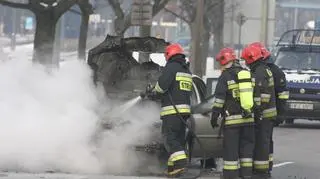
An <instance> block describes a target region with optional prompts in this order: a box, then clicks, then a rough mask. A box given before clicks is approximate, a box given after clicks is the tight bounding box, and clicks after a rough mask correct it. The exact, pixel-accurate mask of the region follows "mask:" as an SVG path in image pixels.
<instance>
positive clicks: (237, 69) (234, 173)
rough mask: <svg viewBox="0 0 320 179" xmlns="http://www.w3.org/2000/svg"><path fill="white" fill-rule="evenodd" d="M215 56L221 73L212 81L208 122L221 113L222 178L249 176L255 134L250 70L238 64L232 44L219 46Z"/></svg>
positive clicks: (230, 178)
mask: <svg viewBox="0 0 320 179" xmlns="http://www.w3.org/2000/svg"><path fill="white" fill-rule="evenodd" d="M216 60H217V61H218V62H219V63H220V66H221V70H222V73H221V76H220V77H219V79H218V83H217V85H216V90H215V99H214V103H213V107H212V115H211V125H212V127H213V128H214V127H216V126H217V121H218V117H219V116H220V115H221V116H223V121H222V124H221V125H222V129H223V136H224V142H223V148H224V150H223V151H224V152H223V160H224V165H223V176H222V178H224V179H235V178H251V176H252V157H253V150H254V136H255V133H254V119H253V113H252V107H253V104H254V101H253V83H252V78H251V73H250V72H249V71H248V70H247V69H244V68H243V67H241V65H240V64H239V60H238V59H237V58H236V55H235V52H234V50H233V49H232V48H224V49H222V50H221V51H220V52H219V53H218V55H217V56H216ZM239 166H240V170H239Z"/></svg>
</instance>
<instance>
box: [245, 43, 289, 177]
mask: <svg viewBox="0 0 320 179" xmlns="http://www.w3.org/2000/svg"><path fill="white" fill-rule="evenodd" d="M251 46H255V47H257V48H260V50H261V52H262V55H263V58H264V60H265V62H266V63H267V66H268V67H269V68H270V70H271V72H272V75H273V80H274V89H275V93H276V106H277V114H278V115H281V114H282V112H283V111H284V108H285V102H286V100H287V99H288V98H289V91H288V89H287V87H286V76H285V74H284V72H283V71H282V70H281V69H280V68H279V67H278V66H277V65H276V64H274V63H273V60H272V58H271V53H270V52H269V51H268V50H267V49H266V47H265V46H264V45H263V44H262V43H261V42H254V43H252V44H251ZM274 122H275V123H274V126H276V125H278V124H279V123H281V122H282V121H281V119H277V120H276V121H274ZM272 133H273V130H272ZM272 133H271V139H270V154H269V175H271V171H272V167H273V138H272Z"/></svg>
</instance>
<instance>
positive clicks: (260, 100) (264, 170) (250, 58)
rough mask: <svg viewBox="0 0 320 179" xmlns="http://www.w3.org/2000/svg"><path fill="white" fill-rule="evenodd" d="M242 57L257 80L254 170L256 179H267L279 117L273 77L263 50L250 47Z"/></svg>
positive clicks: (255, 92)
mask: <svg viewBox="0 0 320 179" xmlns="http://www.w3.org/2000/svg"><path fill="white" fill-rule="evenodd" d="M241 56H242V57H241V58H242V59H244V60H245V61H246V64H247V65H248V66H249V68H250V70H251V72H252V75H253V76H254V79H255V88H254V101H255V108H254V116H255V123H256V129H255V130H256V143H255V151H254V161H253V169H254V173H255V177H256V178H266V177H268V171H269V152H270V139H271V134H272V126H273V122H272V121H273V120H274V119H275V118H276V116H277V109H276V101H275V100H276V99H275V90H274V80H273V75H272V72H271V70H270V68H269V67H268V66H267V64H266V63H265V61H264V57H263V53H262V51H261V48H258V47H256V46H254V45H249V46H247V47H245V48H244V49H243V51H242V55H241Z"/></svg>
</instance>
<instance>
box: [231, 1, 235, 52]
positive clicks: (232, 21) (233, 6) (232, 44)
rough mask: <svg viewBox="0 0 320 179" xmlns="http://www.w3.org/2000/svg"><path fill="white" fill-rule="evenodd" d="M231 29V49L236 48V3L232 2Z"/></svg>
mask: <svg viewBox="0 0 320 179" xmlns="http://www.w3.org/2000/svg"><path fill="white" fill-rule="evenodd" d="M231 8H232V9H231V28H230V42H231V43H230V45H231V47H233V48H234V47H235V46H234V11H235V2H234V0H232V6H231Z"/></svg>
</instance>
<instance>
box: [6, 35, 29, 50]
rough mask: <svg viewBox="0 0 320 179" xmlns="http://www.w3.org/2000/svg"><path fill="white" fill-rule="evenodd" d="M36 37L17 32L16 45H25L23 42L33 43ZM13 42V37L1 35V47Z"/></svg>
mask: <svg viewBox="0 0 320 179" xmlns="http://www.w3.org/2000/svg"><path fill="white" fill-rule="evenodd" d="M33 39H34V35H33V34H32V35H25V36H22V35H20V34H17V36H16V45H23V44H28V43H32V42H33ZM10 44H11V39H10V37H8V36H0V47H7V46H10Z"/></svg>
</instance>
